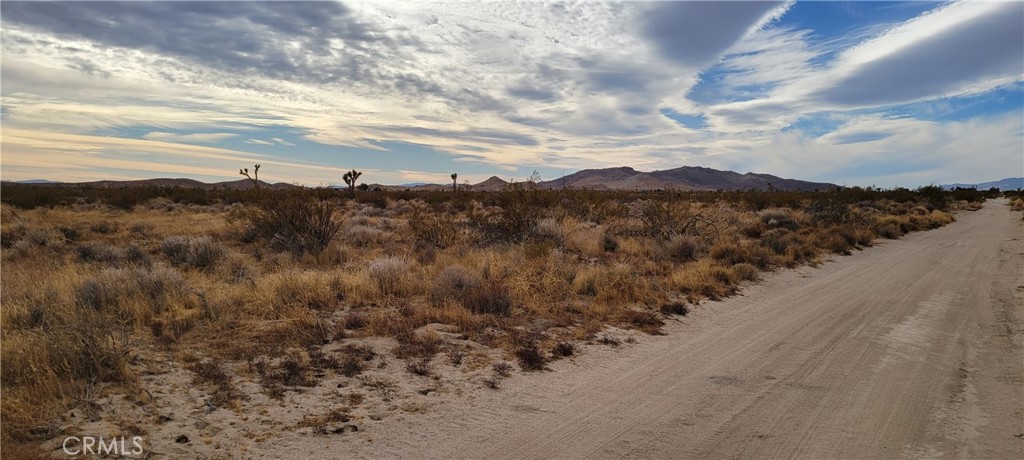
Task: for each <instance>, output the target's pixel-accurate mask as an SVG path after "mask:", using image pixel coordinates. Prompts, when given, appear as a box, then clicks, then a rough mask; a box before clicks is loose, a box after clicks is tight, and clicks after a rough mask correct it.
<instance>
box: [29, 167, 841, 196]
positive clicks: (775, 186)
mask: <svg viewBox="0 0 1024 460" xmlns="http://www.w3.org/2000/svg"><path fill="white" fill-rule="evenodd" d="M21 183H32V184H40V185H51V186H60V185H86V186H93V187H135V186H158V187H189V188H193V187H196V188H198V187H209V188H232V189H248V188H251V187H252V186H253V183H252V181H250V180H248V179H241V180H235V181H227V182H217V183H214V184H206V183H203V182H199V181H197V180H193V179H168V178H160V179H143V180H128V181H113V180H103V181H95V182H83V183H78V184H70V183H68V184H63V183H60V182H52V181H47V180H44V179H35V180H31V181H23V182H21ZM509 184H510V182H508V181H505V180H503V179H501V178H499V177H497V176H492V177H490V178H488V179H487V180H485V181H483V182H480V183H478V184H460V185H459V187H460V188H462V189H468V190H474V191H498V190H503V189H504V188H505V187H507V186H508V185H509ZM536 185H537V187H539V188H542V189H562V188H573V189H591V190H751V189H753V190H779V191H812V190H827V189H830V188H836V187H838V186H837V185H835V184H829V183H824V182H807V181H801V180H796V179H784V178H781V177H777V176H772V175H770V174H757V173H746V174H740V173H737V172H733V171H720V170H717V169H711V168H703V167H698V166H683V167H680V168H675V169H666V170H662V171H651V172H643V171H637V170H635V169H633V168H630V167H628V166H623V167H618V168H604V169H584V170H582V171H578V172H575V173H573V174H570V175H568V176H564V177H560V178H558V179H554V180H550V181H542V182H539V183H537V184H536ZM260 186H261V187H263V188H272V189H288V188H293V187H298V186H297V185H293V184H287V183H283V182H279V183H276V184H269V183H266V182H263V181H260ZM369 187H370V188H371V189H374V188H383V189H390V190H404V189H409V190H445V189H450V188H451V185H449V184H405V185H382V184H371V185H370V186H369Z"/></svg>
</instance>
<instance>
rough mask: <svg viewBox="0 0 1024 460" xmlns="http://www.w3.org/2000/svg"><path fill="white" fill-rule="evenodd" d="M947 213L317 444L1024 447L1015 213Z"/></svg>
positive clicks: (334, 449)
mask: <svg viewBox="0 0 1024 460" xmlns="http://www.w3.org/2000/svg"><path fill="white" fill-rule="evenodd" d="M958 219H959V221H958V222H956V223H954V224H952V225H949V226H947V227H945V228H942V229H939V230H934V231H929V232H923V233H917V234H913V235H909V236H907V237H905V238H904V239H902V240H899V241H887V242H884V243H883V244H882V245H881V246H879V247H875V248H871V249H868V250H866V251H863V252H860V253H857V254H855V255H853V256H850V257H840V258H838V259H837V260H836V261H835V262H832V263H827V264H824V265H823V266H821V267H819V268H802V269H799V270H795V271H786V272H781V273H776V274H771V275H769V276H767V277H766V279H765V281H764V282H762V283H760V284H757V285H754V286H748V287H746V288H745V289H744V291H743V295H742V296H740V297H736V298H732V299H728V300H726V301H723V302H713V303H710V304H707V305H704V306H701V307H700V308H699V309H697V311H695V312H694V313H692V314H691V315H690V316H689V317H686V318H685V319H683V320H682V321H680V322H678V323H676V324H673V325H671V326H669V327H668V328H667V332H668V335H667V336H663V337H652V338H649V339H644V340H642V341H641V342H640V343H639V344H636V345H632V346H624V347H621V348H617V349H616V348H611V347H595V348H593V349H588V350H587V353H586V354H585V355H584V356H582V357H580V358H578V359H577V360H576V361H575V362H568V361H562V362H558V363H556V364H554V365H553V366H552V368H553V372H551V373H544V374H543V375H537V374H532V375H523V376H517V377H516V378H514V379H512V380H510V381H509V382H510V383H509V386H508V387H506V388H504V389H502V390H500V391H497V392H485V393H483V395H482V396H479V397H477V398H476V399H467V400H466V401H463V402H462V403H457V404H452V405H444V406H437V407H436V409H432V410H431V411H430V412H429V413H428V414H426V415H422V416H414V417H409V418H407V419H405V420H400V421H398V422H397V423H396V424H395V425H394V426H393V427H392V428H391V429H389V430H388V431H386V432H377V433H366V434H365V437H363V436H360V437H358V438H350V439H349V440H348V441H350V442H345V441H340V440H337V439H335V440H324V441H313V442H322V443H324V444H323V445H322V446H320V447H317V448H315V450H314V452H318V453H320V454H326V455H330V456H338V457H351V456H363V457H375V458H376V457H392V456H396V457H406V458H423V457H445V458H488V459H490V458H582V457H588V458H620V457H627V458H698V457H701V458H775V457H781V458H814V459H820V458H904V457H927V458H937V457H942V458H1007V459H1010V458H1012V459H1020V458H1024V350H1022V344H1024V340H1022V338H1024V335H1022V334H1024V311H1022V310H1024V255H1022V254H1024V226H1022V223H1021V215H1020V213H1011V212H1010V210H1009V209H1008V207H1007V206H1006V205H1005V202H1004V201H990V202H989V203H988V204H987V205H986V207H985V208H984V209H982V210H980V211H977V212H973V213H970V212H965V213H961V214H960V215H959V216H958ZM449 406H450V407H449ZM305 447H306V448H307V449H308V448H309V444H305ZM321 448H322V449H323V450H321ZM305 452H306V453H309V451H305Z"/></svg>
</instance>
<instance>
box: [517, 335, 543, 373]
mask: <svg viewBox="0 0 1024 460" xmlns="http://www.w3.org/2000/svg"><path fill="white" fill-rule="evenodd" d="M516 359H518V360H519V367H521V368H523V370H524V371H542V370H544V368H545V364H547V358H545V357H544V354H543V353H541V351H540V349H539V348H537V344H536V343H532V342H531V343H529V344H527V345H525V346H523V347H521V348H519V349H518V350H516Z"/></svg>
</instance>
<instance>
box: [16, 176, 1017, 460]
mask: <svg viewBox="0 0 1024 460" xmlns="http://www.w3.org/2000/svg"><path fill="white" fill-rule="evenodd" d="M562 195H564V196H559V198H558V200H560V201H558V200H556V201H551V202H544V201H543V200H542V199H543V198H544V196H545V195H538V194H531V193H529V192H522V191H520V192H510V195H509V196H507V197H506V196H504V195H501V194H494V195H481V196H477V197H475V198H474V199H469V198H465V197H464V196H462V195H459V196H457V197H454V198H453V199H458V200H456V201H455V202H452V203H441V204H439V203H433V204H431V203H428V202H424V201H421V200H419V199H405V198H402V199H393V198H384V199H381V200H376V201H374V202H373V203H371V204H361V203H357V202H354V201H350V202H347V203H344V204H343V203H341V202H339V201H332V200H316V201H297V200H300V198H297V197H291V196H290V197H289V199H288V200H286V201H288V202H290V203H301V205H302V206H301V207H302V209H304V210H305V211H308V213H309V214H310V215H311V216H313V217H316V218H317V219H315V221H313V222H309V225H307V226H306V227H303V226H301V225H298V226H297V225H293V224H289V225H285V224H283V223H282V222H279V221H278V220H280V219H284V218H290V217H294V216H295V215H296V211H295V210H292V209H287V208H283V207H280V206H274V205H269V204H265V205H263V206H262V207H256V208H247V207H244V206H240V205H224V206H194V205H182V204H180V203H175V202H172V201H169V200H167V199H163V198H158V199H154V200H151V201H150V202H148V203H144V204H141V205H137V206H135V207H134V208H132V209H131V210H128V211H126V210H114V209H111V208H107V207H104V206H101V205H94V204H89V205H72V206H66V207H55V208H53V209H49V208H35V209H31V210H25V209H17V208H12V207H10V206H8V205H3V206H2V209H0V211H2V213H0V214H2V222H0V223H2V226H0V230H2V234H0V245H2V247H3V249H2V262H3V270H2V272H0V277H2V286H3V289H2V291H0V301H2V304H3V310H2V311H0V319H2V338H3V346H2V348H0V355H2V356H0V357H2V359H3V365H4V372H3V375H2V379H0V382H2V385H3V388H2V390H3V400H2V415H3V422H4V423H3V428H2V439H0V440H2V442H3V455H5V456H7V455H10V456H13V457H18V456H19V455H18V452H21V449H23V448H24V446H25V445H26V443H29V444H30V443H33V442H37V441H39V440H41V439H46V438H48V437H50V436H53V435H54V434H55V431H54V430H56V429H57V426H58V425H57V420H59V417H60V415H61V414H62V413H63V412H64V411H66V410H67V409H68V408H70V407H73V406H75V405H76V404H80V401H81V400H82V398H83V395H84V394H86V393H87V392H88V391H92V390H91V389H93V388H95V387H96V386H100V385H102V386H104V387H105V388H107V391H114V392H118V391H120V392H124V393H130V392H131V389H132V388H133V387H134V386H136V385H139V383H138V382H139V379H138V372H139V371H138V370H137V369H134V368H133V367H132V365H131V364H130V361H131V357H132V356H135V355H138V354H140V353H148V352H152V350H157V351H158V352H160V353H163V352H167V353H171V354H174V353H182V352H183V351H184V350H186V349H187V350H189V353H193V352H194V353H196V358H195V359H194V360H192V362H191V364H190V369H191V371H192V372H193V374H194V375H195V384H196V385H197V386H199V387H202V388H204V389H205V391H206V392H207V393H208V394H210V395H211V398H212V399H211V404H213V405H215V406H218V407H232V406H233V405H234V404H237V401H239V400H242V399H243V398H244V395H242V394H241V393H240V390H238V387H237V386H236V383H235V382H236V381H237V380H238V377H237V375H235V372H236V371H237V369H240V368H246V366H245V365H244V364H245V363H249V365H248V368H251V372H252V375H256V376H257V377H258V378H259V381H260V383H261V384H262V385H263V387H264V389H265V391H266V392H267V393H268V394H271V395H274V396H276V397H282V396H283V395H284V392H286V391H289V389H291V388H297V387H303V386H312V385H317V384H318V381H319V380H318V377H317V375H322V374H323V373H324V372H336V373H338V374H341V375H344V376H347V377H356V376H358V377H359V378H361V379H362V381H363V382H364V385H365V386H366V387H367V388H368V389H369V390H371V391H372V392H375V393H376V394H378V395H379V396H380V397H382V398H384V399H388V398H390V397H392V396H393V395H394V392H395V391H397V390H396V386H395V384H394V382H391V381H388V380H386V379H384V378H382V377H377V376H366V375H362V374H364V373H365V372H367V371H368V370H369V369H371V368H372V366H373V365H374V364H373V362H374V361H375V360H384V359H385V357H384V356H383V354H381V352H383V349H382V350H381V352H377V351H374V350H373V349H372V348H367V347H365V346H354V345H351V344H349V345H346V346H345V347H342V348H339V349H336V352H325V351H322V350H321V349H320V347H324V346H325V344H329V343H331V342H332V341H341V342H345V341H347V340H349V339H353V340H356V339H361V338H371V337H377V336H383V337H391V338H394V339H396V340H397V346H395V347H393V348H389V349H388V354H389V355H390V356H392V357H393V358H395V359H400V360H404V363H403V367H404V368H405V369H407V370H408V371H409V372H410V373H412V374H415V375H422V376H430V375H432V374H433V373H434V372H435V370H436V368H437V366H441V365H442V364H441V361H439V360H438V359H437V358H436V357H435V355H437V354H439V353H444V354H443V355H442V356H447V360H446V361H445V362H447V361H450V362H451V365H454V366H465V365H466V364H464V363H463V361H464V360H463V357H464V352H462V351H460V349H457V348H453V347H452V345H451V344H450V343H449V342H450V336H452V335H453V334H454V335H458V336H461V337H463V338H466V339H469V340H473V341H475V342H478V343H482V344H485V345H487V346H491V347H497V348H502V349H504V350H505V351H506V359H510V360H514V361H516V362H518V363H519V366H520V367H521V368H522V369H524V370H540V369H544V367H545V364H546V363H547V361H548V360H550V359H555V358H561V357H566V356H572V355H574V354H575V353H576V352H577V350H576V348H574V346H573V343H572V340H574V339H593V338H595V337H597V333H599V332H600V331H601V330H602V329H603V328H604V327H605V326H607V325H614V326H618V327H622V328H630V329H637V330H641V331H645V332H648V333H659V332H660V329H661V326H662V324H663V322H664V318H665V317H666V316H667V315H685V314H687V313H688V312H689V311H690V310H691V309H692V308H694V307H695V306H696V305H698V304H699V303H700V302H701V301H703V300H706V299H718V298H721V297H724V296H728V295H730V294H732V293H734V292H735V291H736V289H737V285H738V284H739V283H742V282H744V281H751V280H756V279H757V278H758V277H759V273H760V272H761V271H763V270H771V269H774V268H776V267H787V266H795V265H798V264H802V263H808V262H813V261H815V260H818V259H819V258H820V257H821V256H822V255H824V254H828V253H836V254H848V253H850V252H852V251H855V250H858V249H860V248H863V247H866V246H870V245H871V244H873V241H874V240H875V239H876V238H878V237H886V238H895V237H899V236H900V235H903V234H905V233H907V232H910V231H916V230H926V229H930V228H936V227H939V226H942V225H946V224H948V223H949V222H951V221H952V220H953V217H952V215H951V214H948V213H947V212H944V211H942V210H938V209H933V208H931V207H928V206H925V205H922V204H919V203H918V202H915V201H907V202H897V201H889V200H885V199H878V200H874V201H870V200H868V201H863V200H862V202H859V204H836V203H826V204H821V203H819V202H814V203H811V204H807V203H810V201H809V200H811V199H815V197H814V196H813V195H808V197H807V198H802V200H803V201H794V203H797V204H791V205H788V206H784V205H773V206H760V205H756V206H755V205H754V204H751V205H747V204H744V203H743V202H734V203H731V204H730V203H723V202H718V201H716V200H704V201H687V200H682V199H680V198H669V199H665V200H663V201H658V200H655V199H650V198H646V197H645V199H638V197H632V198H628V199H627V198H614V197H613V196H610V197H605V196H604V195H600V194H595V195H584V194H580V195H578V196H576V195H572V194H571V193H564V192H562ZM759 196H760V195H756V196H754V197H753V198H758V197H759ZM426 198H430V197H426ZM753 198H751V199H753ZM445 199H448V198H447V195H445ZM587 200H590V201H587ZM815 203H816V204H815ZM1012 205H1013V206H1015V209H1016V208H1024V202H1022V201H1021V200H1020V199H1019V198H1017V199H1015V200H1014V201H1013V202H1012ZM759 206H760V207H759ZM755 209H761V210H759V211H757V210H755ZM300 211H301V209H300ZM678 299H687V300H686V301H680V300H678ZM430 324H440V325H443V326H444V327H445V328H447V330H449V331H451V332H447V333H444V334H438V333H436V332H433V330H432V329H431V330H425V329H423V328H424V326H427V325H430ZM424 331H426V332H424ZM608 340H614V339H608ZM325 349H326V348H325ZM147 350H149V351H147ZM381 362H383V361H381ZM488 364H489V363H488ZM511 370H512V366H511V365H509V364H508V363H506V362H500V363H498V365H495V367H494V372H495V376H493V377H491V378H490V379H489V380H488V381H487V382H490V383H487V382H485V385H488V386H491V387H493V388H498V387H499V386H500V378H502V377H503V376H507V375H508V374H509V373H510V372H511ZM341 414H342V412H341V411H332V412H329V413H327V414H324V415H318V416H310V417H309V418H308V420H307V421H306V422H304V426H313V427H320V426H324V425H325V424H327V423H328V422H333V421H341V420H342V419H343V418H344V417H342V416H341Z"/></svg>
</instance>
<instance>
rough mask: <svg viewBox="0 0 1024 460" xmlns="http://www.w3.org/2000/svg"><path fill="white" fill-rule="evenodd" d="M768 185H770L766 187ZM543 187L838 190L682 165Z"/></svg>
mask: <svg viewBox="0 0 1024 460" xmlns="http://www.w3.org/2000/svg"><path fill="white" fill-rule="evenodd" d="M769 184H770V185H769ZM539 185H540V186H541V187H544V188H562V187H568V188H589V189H604V190H654V189H665V190H668V189H672V190H750V189H754V190H769V189H775V190H786V191H800V190H826V189H829V188H835V187H838V185H835V184H829V183H824V182H807V181H801V180H796V179H783V178H781V177H776V176H772V175H770V174H756V173H746V174H740V173H737V172H733V171H720V170H717V169H711V168H702V167H698V166H683V167H680V168H675V169H666V170H663V171H652V172H649V173H648V172H641V171H637V170H635V169H633V168H630V167H619V168H606V169H584V170H582V171H579V172H576V173H573V174H570V175H568V176H565V177H561V178H558V179H555V180H552V181H547V182H541V183H540V184H539Z"/></svg>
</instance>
